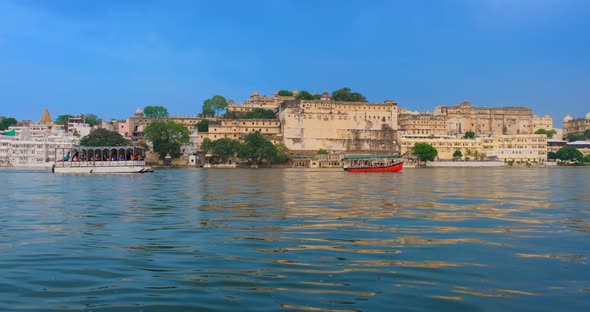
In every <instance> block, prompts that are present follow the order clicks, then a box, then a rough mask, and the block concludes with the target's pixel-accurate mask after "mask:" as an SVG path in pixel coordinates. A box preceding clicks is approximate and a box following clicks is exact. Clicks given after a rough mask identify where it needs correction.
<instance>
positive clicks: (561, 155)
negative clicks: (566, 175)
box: [555, 146, 584, 161]
mask: <svg viewBox="0 0 590 312" xmlns="http://www.w3.org/2000/svg"><path fill="white" fill-rule="evenodd" d="M555 156H556V157H557V159H559V160H561V161H582V159H583V158H584V154H582V152H580V151H579V150H578V149H577V148H575V147H572V146H564V147H562V148H560V149H559V151H557V154H556V155H555Z"/></svg>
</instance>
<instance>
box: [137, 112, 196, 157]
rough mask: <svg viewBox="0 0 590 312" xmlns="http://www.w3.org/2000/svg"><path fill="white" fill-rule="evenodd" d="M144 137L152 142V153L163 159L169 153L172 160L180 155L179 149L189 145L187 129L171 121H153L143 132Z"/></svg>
mask: <svg viewBox="0 0 590 312" xmlns="http://www.w3.org/2000/svg"><path fill="white" fill-rule="evenodd" d="M144 133H145V136H146V138H147V139H148V140H150V141H152V143H153V145H154V152H156V153H157V154H158V156H160V159H164V157H165V156H166V154H168V153H170V156H171V157H172V158H178V157H179V156H180V155H181V150H180V147H181V146H182V145H184V144H188V143H189V134H190V133H189V131H188V129H187V128H186V127H185V126H183V125H181V124H178V123H175V122H173V121H167V122H166V121H155V122H152V123H150V124H149V125H148V126H147V127H146V128H145V130H144Z"/></svg>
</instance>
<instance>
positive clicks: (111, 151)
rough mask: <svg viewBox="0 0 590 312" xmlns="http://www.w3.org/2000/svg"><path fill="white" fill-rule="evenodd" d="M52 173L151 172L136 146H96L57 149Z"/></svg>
mask: <svg viewBox="0 0 590 312" xmlns="http://www.w3.org/2000/svg"><path fill="white" fill-rule="evenodd" d="M55 159H61V160H59V161H56V162H55V163H54V164H53V166H52V167H51V171H52V172H54V173H78V174H88V173H146V172H153V170H152V168H151V167H150V166H147V165H146V164H145V149H144V148H143V147H138V146H97V147H82V146H76V147H72V148H58V149H56V150H55Z"/></svg>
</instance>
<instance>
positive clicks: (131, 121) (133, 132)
mask: <svg viewBox="0 0 590 312" xmlns="http://www.w3.org/2000/svg"><path fill="white" fill-rule="evenodd" d="M154 120H158V118H148V117H145V116H144V115H143V110H142V109H141V107H138V108H137V109H136V110H135V114H134V115H133V116H132V117H129V118H127V119H125V121H122V122H118V128H117V131H118V132H119V133H120V134H121V135H122V136H123V137H125V138H128V139H130V140H131V141H133V142H137V141H139V140H141V139H143V131H144V129H145V127H147V125H149V124H150V123H151V122H152V121H154Z"/></svg>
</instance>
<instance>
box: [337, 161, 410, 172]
mask: <svg viewBox="0 0 590 312" xmlns="http://www.w3.org/2000/svg"><path fill="white" fill-rule="evenodd" d="M403 166H404V163H403V162H400V163H397V164H393V165H391V166H381V167H354V168H344V170H346V171H348V172H400V171H402V169H403Z"/></svg>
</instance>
